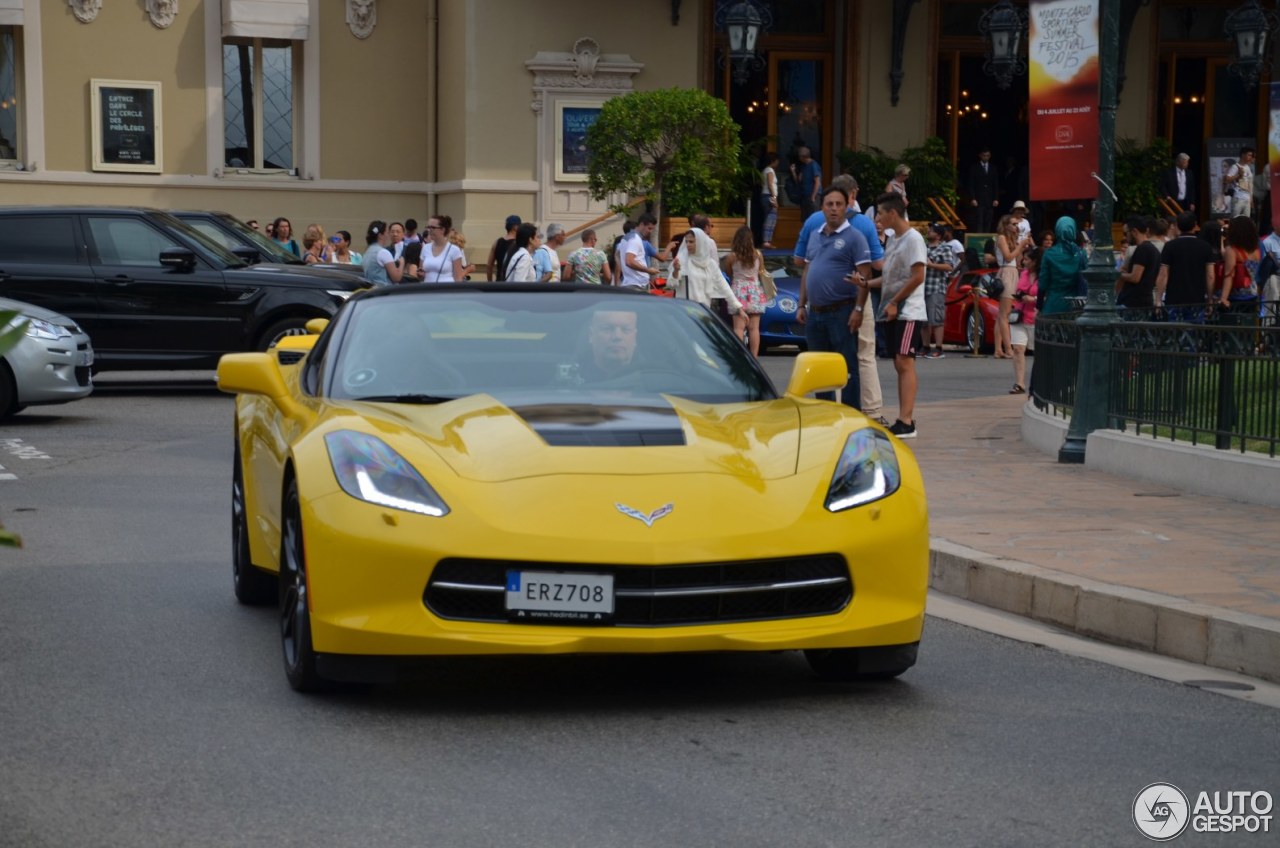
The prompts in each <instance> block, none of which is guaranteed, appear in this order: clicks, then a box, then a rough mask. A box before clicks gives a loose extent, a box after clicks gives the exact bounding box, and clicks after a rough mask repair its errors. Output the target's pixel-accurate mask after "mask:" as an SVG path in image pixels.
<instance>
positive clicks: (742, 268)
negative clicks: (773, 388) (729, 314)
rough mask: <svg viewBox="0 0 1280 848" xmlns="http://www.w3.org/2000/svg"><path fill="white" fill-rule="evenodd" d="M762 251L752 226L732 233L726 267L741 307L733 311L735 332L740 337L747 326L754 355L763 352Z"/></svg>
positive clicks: (746, 329)
mask: <svg viewBox="0 0 1280 848" xmlns="http://www.w3.org/2000/svg"><path fill="white" fill-rule="evenodd" d="M760 265H761V259H760V254H759V253H757V252H756V244H755V239H754V238H752V236H751V228H750V227H739V228H738V231H737V232H735V233H734V234H733V244H732V246H731V247H730V248H729V255H728V256H726V257H725V258H724V267H725V271H726V272H727V273H728V274H729V276H730V279H731V280H732V283H731V286H732V288H733V293H734V295H735V296H736V297H737V298H738V300H739V301H740V302H741V303H742V308H741V309H739V310H737V311H736V312H734V313H733V333H734V335H736V336H737V337H738V338H739V339H741V338H742V333H743V331H744V330H745V331H746V333H747V346H748V347H749V348H750V349H751V355H752V356H759V355H760V316H761V315H763V314H764V309H765V295H764V287H763V286H762V285H761V284H760Z"/></svg>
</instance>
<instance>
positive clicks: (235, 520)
mask: <svg viewBox="0 0 1280 848" xmlns="http://www.w3.org/2000/svg"><path fill="white" fill-rule="evenodd" d="M231 579H232V581H233V583H232V585H233V586H234V587H235V593H236V600H237V601H239V602H240V603H242V604H244V605H245V606H251V607H262V606H267V605H269V604H274V603H275V602H276V594H277V589H278V587H279V580H278V579H277V578H276V576H275V575H274V574H268V573H267V572H265V571H263V570H262V569H260V568H257V567H255V566H254V564H253V562H252V560H251V558H250V554H249V515H248V512H247V511H246V509H245V497H244V469H243V463H242V462H241V460H240V439H239V437H237V438H236V450H235V459H234V461H233V469H232V472H231Z"/></svg>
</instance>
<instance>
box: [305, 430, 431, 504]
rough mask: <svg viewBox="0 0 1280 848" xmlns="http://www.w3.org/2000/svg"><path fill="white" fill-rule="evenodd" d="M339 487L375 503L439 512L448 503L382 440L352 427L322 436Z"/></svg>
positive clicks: (354, 495) (363, 499) (352, 495)
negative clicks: (356, 430) (358, 431)
mask: <svg viewBox="0 0 1280 848" xmlns="http://www.w3.org/2000/svg"><path fill="white" fill-rule="evenodd" d="M324 442H325V445H326V447H328V448H329V461H330V462H331V463H333V473H334V475H335V476H336V477H337V478H338V485H340V486H341V487H342V491H344V492H346V493H347V494H348V495H350V496H351V497H353V498H357V499H358V500H362V501H366V502H368V503H371V504H377V505H378V506H385V507H390V508H392V509H403V510H405V511H406V512H416V513H418V514H419V515H433V516H437V517H438V516H441V515H447V514H448V513H449V507H448V506H446V505H445V502H444V501H443V500H441V499H440V496H439V495H437V494H436V492H435V489H432V488H431V486H430V485H428V484H427V481H426V480H424V479H423V477H422V475H421V474H419V473H418V470H417V469H416V468H414V467H413V466H412V465H410V464H409V463H408V461H407V460H406V459H405V458H404V457H402V456H401V455H400V454H398V453H396V452H395V451H394V450H392V449H391V447H390V446H389V445H388V444H387V443H386V442H384V441H382V440H381V439H379V438H376V437H374V436H370V435H368V434H366V433H357V432H355V431H354V430H338V431H337V432H334V433H330V434H328V435H327V436H325V437H324Z"/></svg>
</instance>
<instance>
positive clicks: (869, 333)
mask: <svg viewBox="0 0 1280 848" xmlns="http://www.w3.org/2000/svg"><path fill="white" fill-rule="evenodd" d="M831 185H832V187H834V188H842V189H844V190H845V191H846V192H848V194H849V205H848V207H847V208H846V210H845V217H846V218H847V219H848V220H849V223H850V225H852V226H853V228H854V229H855V230H857V231H858V232H859V233H861V234H862V237H863V238H865V239H866V240H867V247H869V248H870V250H871V267H872V268H875V269H877V270H879V269H880V267H881V266H883V265H884V247H882V246H881V244H880V237H879V236H878V235H877V233H876V225H875V222H873V221H872V220H871V219H870V218H868V217H866V216H865V215H861V214H859V212H858V206H857V201H856V198H857V196H858V181H857V180H856V179H854V178H853V176H852V175H850V174H840V175H839V176H837V177H836V178H835V179H833V180H832V181H831ZM824 223H826V217H825V215H824V214H823V213H822V212H821V211H818V212H814V213H813V214H812V215H810V216H809V217H808V218H806V219H805V222H804V225H803V226H802V227H801V229H800V237H799V238H797V239H796V248H795V254H794V258H795V263H796V265H798V266H801V267H803V266H804V264H805V262H804V255H805V251H806V250H807V249H808V247H809V239H810V238H811V237H812V236H813V234H814V233H815V232H817V231H818V230H820V229H821V228H822V226H823V224H824ZM875 297H876V293H875V292H873V293H872V299H873V301H874V300H875ZM858 381H859V384H860V386H861V390H862V398H861V403H862V411H863V412H865V413H866V414H867V416H868V417H870V418H874V419H875V420H876V421H878V422H880V423H881V424H883V425H884V426H886V427H888V426H889V421H888V420H887V419H886V418H885V417H884V416H883V415H881V414H880V408H881V407H882V406H883V405H884V395H883V393H882V392H881V390H880V372H879V371H878V370H877V368H876V331H875V322H874V321H863V322H862V326H861V327H860V328H859V330H858Z"/></svg>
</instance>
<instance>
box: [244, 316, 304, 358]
mask: <svg viewBox="0 0 1280 848" xmlns="http://www.w3.org/2000/svg"><path fill="white" fill-rule="evenodd" d="M310 320H311V319H310V318H309V317H306V316H298V317H296V318H285V319H283V320H281V321H277V322H275V323H274V324H272V325H271V326H270V327H267V329H265V330H263V331H262V335H260V336H258V341H257V343H256V344H255V345H254V350H257V351H260V352H265V351H268V350H271V348H273V347H275V346H276V344H277V343H278V342H279V341H280V340H281V339H283V338H284V337H286V336H305V335H306V334H307V322H308V321H310Z"/></svg>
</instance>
